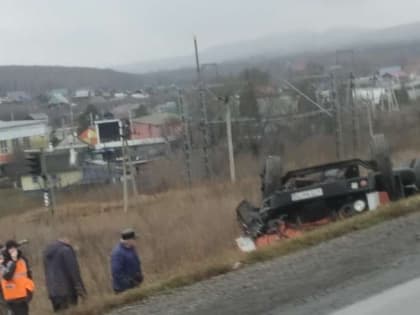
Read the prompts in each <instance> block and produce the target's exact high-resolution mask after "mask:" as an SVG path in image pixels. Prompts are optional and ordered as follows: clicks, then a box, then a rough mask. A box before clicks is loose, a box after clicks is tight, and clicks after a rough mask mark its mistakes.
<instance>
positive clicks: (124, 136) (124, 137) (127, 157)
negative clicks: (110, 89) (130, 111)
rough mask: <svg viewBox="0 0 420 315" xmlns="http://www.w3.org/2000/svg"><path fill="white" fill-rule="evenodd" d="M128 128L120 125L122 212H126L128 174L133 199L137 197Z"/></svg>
mask: <svg viewBox="0 0 420 315" xmlns="http://www.w3.org/2000/svg"><path fill="white" fill-rule="evenodd" d="M129 128H131V127H130V126H127V125H123V124H122V125H121V126H120V130H121V131H120V132H121V150H122V167H123V204H124V212H127V211H128V203H129V200H128V187H127V186H128V184H127V180H128V175H129V174H130V181H131V186H132V189H133V194H134V196H135V197H137V196H138V190H137V183H136V176H135V175H136V170H135V168H134V166H133V161H132V158H131V152H130V147H129V145H128V137H129V133H130V129H129Z"/></svg>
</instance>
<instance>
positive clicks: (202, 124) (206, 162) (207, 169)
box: [194, 37, 211, 179]
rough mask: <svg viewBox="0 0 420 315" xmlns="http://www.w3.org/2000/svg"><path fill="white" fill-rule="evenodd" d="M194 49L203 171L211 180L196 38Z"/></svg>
mask: <svg viewBox="0 0 420 315" xmlns="http://www.w3.org/2000/svg"><path fill="white" fill-rule="evenodd" d="M194 48H195V60H196V67H197V80H198V93H199V101H200V110H201V119H200V131H201V134H202V151H203V160H204V169H205V176H206V178H208V179H209V178H211V169H210V160H209V146H210V133H209V124H208V117H207V104H206V94H205V86H204V83H203V81H202V78H201V69H200V59H199V56H198V44H197V38H195V37H194Z"/></svg>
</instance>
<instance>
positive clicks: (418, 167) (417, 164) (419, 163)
mask: <svg viewBox="0 0 420 315" xmlns="http://www.w3.org/2000/svg"><path fill="white" fill-rule="evenodd" d="M409 167H410V168H411V169H412V170H413V171H414V174H415V175H416V187H417V189H420V159H413V160H412V161H411V162H410V165H409Z"/></svg>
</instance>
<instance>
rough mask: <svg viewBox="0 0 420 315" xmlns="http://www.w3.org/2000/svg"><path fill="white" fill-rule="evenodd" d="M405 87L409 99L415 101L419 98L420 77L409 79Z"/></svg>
mask: <svg viewBox="0 0 420 315" xmlns="http://www.w3.org/2000/svg"><path fill="white" fill-rule="evenodd" d="M405 88H406V89H407V93H408V97H409V99H410V100H411V101H416V100H418V99H419V98H420V78H418V79H415V80H412V81H410V82H409V83H407V84H406V85H405Z"/></svg>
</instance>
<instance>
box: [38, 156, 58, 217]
mask: <svg viewBox="0 0 420 315" xmlns="http://www.w3.org/2000/svg"><path fill="white" fill-rule="evenodd" d="M40 159H41V177H42V178H43V180H44V190H45V191H44V204H45V206H46V207H48V208H49V209H50V211H51V214H52V215H54V213H55V209H56V199H55V191H54V183H53V181H52V179H51V175H50V174H49V173H48V169H47V158H46V155H45V150H44V149H41V153H40Z"/></svg>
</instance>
